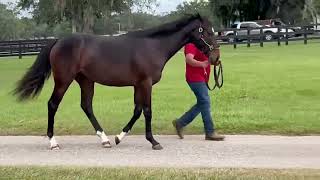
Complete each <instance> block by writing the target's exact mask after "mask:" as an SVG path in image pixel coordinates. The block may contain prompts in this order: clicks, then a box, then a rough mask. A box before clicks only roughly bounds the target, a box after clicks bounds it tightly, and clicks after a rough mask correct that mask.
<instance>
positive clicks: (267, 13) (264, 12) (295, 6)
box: [209, 0, 306, 26]
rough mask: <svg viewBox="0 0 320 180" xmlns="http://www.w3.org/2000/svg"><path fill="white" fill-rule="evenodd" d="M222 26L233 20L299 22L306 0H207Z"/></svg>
mask: <svg viewBox="0 0 320 180" xmlns="http://www.w3.org/2000/svg"><path fill="white" fill-rule="evenodd" d="M209 2H210V3H209V4H210V7H211V9H212V11H213V12H214V14H215V15H216V16H217V17H219V21H220V23H221V24H222V25H223V26H229V25H230V24H231V23H233V22H235V21H237V20H238V21H252V20H259V19H261V20H263V19H270V18H280V19H282V20H283V21H284V22H286V23H296V22H301V21H302V20H303V19H302V18H301V17H302V12H303V10H304V6H305V3H306V0H224V1H220V0H209Z"/></svg>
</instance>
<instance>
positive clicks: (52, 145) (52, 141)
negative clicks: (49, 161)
mask: <svg viewBox="0 0 320 180" xmlns="http://www.w3.org/2000/svg"><path fill="white" fill-rule="evenodd" d="M49 141H50V147H51V148H59V145H58V143H57V141H56V138H55V137H54V136H52V138H50V139H49Z"/></svg>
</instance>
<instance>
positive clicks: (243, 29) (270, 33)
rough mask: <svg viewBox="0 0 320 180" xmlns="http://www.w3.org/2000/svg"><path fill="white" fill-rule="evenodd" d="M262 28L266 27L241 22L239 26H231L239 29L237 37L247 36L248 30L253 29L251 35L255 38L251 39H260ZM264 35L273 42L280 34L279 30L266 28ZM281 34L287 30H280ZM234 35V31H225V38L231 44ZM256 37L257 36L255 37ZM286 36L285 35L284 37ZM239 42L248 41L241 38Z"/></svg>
mask: <svg viewBox="0 0 320 180" xmlns="http://www.w3.org/2000/svg"><path fill="white" fill-rule="evenodd" d="M260 27H264V26H262V25H260V24H258V23H257V22H250V21H248V22H241V23H237V24H233V25H232V26H231V28H235V29H239V30H237V35H238V36H243V35H244V36H246V35H247V34H248V30H247V29H248V28H253V29H251V30H250V34H251V35H253V37H252V38H251V39H260V36H259V35H260V29H259V28H260ZM262 32H263V34H264V39H265V40H267V41H271V40H273V39H274V38H276V35H275V33H277V32H278V28H268V27H266V28H264V29H263V30H262ZM280 32H283V33H284V32H286V29H283V28H282V29H280ZM288 32H289V33H291V32H293V31H292V29H288ZM232 35H234V31H225V32H224V33H223V36H226V37H227V38H226V40H227V41H229V42H234V37H232ZM254 35H256V36H254ZM284 36H285V35H284ZM237 40H238V41H242V40H246V39H245V37H239V38H237Z"/></svg>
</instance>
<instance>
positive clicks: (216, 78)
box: [204, 61, 223, 91]
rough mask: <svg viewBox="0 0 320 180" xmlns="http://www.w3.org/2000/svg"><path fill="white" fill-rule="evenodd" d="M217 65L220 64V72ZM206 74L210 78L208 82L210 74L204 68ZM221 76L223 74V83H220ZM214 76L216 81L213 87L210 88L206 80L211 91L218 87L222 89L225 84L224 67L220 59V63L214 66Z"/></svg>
mask: <svg viewBox="0 0 320 180" xmlns="http://www.w3.org/2000/svg"><path fill="white" fill-rule="evenodd" d="M217 66H219V69H218V72H217ZM204 74H205V76H206V78H207V79H208V82H209V76H208V73H207V71H206V69H205V68H204ZM220 76H221V83H219V77H220ZM213 77H214V82H215V83H214V86H213V88H210V86H209V84H208V82H207V81H206V85H207V88H208V89H209V90H210V91H213V90H214V89H215V88H216V87H218V88H219V89H220V88H221V87H222V86H223V68H222V63H221V61H219V63H218V64H215V65H214V66H213Z"/></svg>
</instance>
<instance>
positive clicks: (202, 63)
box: [186, 54, 210, 68]
mask: <svg viewBox="0 0 320 180" xmlns="http://www.w3.org/2000/svg"><path fill="white" fill-rule="evenodd" d="M186 62H187V63H188V64H189V65H191V66H194V67H202V68H206V67H208V65H209V64H210V62H209V61H197V60H195V59H194V55H193V54H187V55H186Z"/></svg>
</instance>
